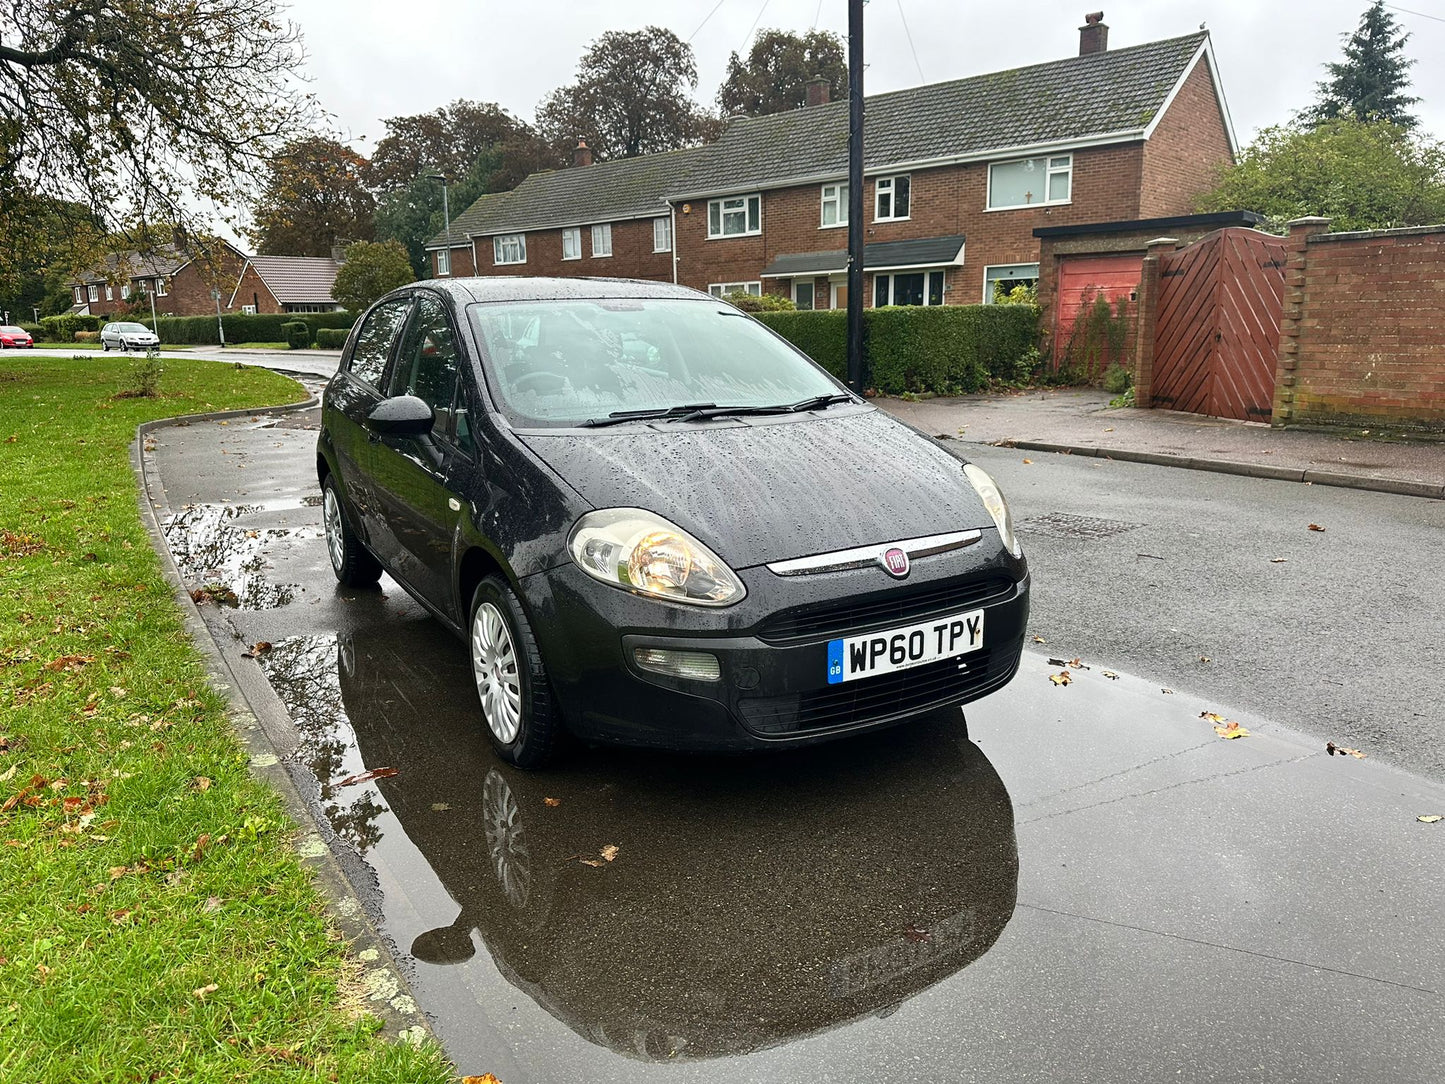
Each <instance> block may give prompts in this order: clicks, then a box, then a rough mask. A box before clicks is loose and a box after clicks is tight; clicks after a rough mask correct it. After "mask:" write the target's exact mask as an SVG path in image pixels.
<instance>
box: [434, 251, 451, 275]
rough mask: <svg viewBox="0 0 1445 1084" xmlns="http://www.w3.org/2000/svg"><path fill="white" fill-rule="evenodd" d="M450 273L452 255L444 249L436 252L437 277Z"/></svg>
mask: <svg viewBox="0 0 1445 1084" xmlns="http://www.w3.org/2000/svg"><path fill="white" fill-rule="evenodd" d="M451 273H452V254H451V253H450V252H448V251H447V250H446V249H441V250H439V251H438V252H437V275H438V276H441V275H450V274H451Z"/></svg>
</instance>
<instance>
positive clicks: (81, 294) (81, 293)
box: [75, 286, 85, 305]
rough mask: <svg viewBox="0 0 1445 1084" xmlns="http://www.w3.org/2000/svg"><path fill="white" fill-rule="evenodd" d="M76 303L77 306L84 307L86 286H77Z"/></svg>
mask: <svg viewBox="0 0 1445 1084" xmlns="http://www.w3.org/2000/svg"><path fill="white" fill-rule="evenodd" d="M75 303H76V304H77V305H83V304H85V287H84V286H77V287H76V288H75Z"/></svg>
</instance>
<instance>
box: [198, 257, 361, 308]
mask: <svg viewBox="0 0 1445 1084" xmlns="http://www.w3.org/2000/svg"><path fill="white" fill-rule="evenodd" d="M341 264H342V260H341V259H340V258H338V256H336V255H333V256H249V257H247V258H246V260H245V265H244V266H243V267H242V268H241V270H240V273H239V275H238V276H237V277H236V278H235V279H234V280H233V282H234V286H233V288H232V289H231V290H230V291H229V293H228V295H227V301H226V309H227V311H229V312H247V313H258V312H267V313H285V312H336V311H338V310H339V309H340V308H341V306H340V305H339V304H337V302H336V299H335V298H334V297H332V296H331V289H332V287H333V286H334V285H335V284H336V272H337V271H338V270H340V268H341Z"/></svg>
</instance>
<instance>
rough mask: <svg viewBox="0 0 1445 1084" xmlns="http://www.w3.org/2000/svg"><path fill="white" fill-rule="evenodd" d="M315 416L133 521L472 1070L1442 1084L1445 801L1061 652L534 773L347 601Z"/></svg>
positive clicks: (411, 610) (383, 599)
mask: <svg viewBox="0 0 1445 1084" xmlns="http://www.w3.org/2000/svg"><path fill="white" fill-rule="evenodd" d="M954 416H955V417H957V415H954ZM967 424H969V425H972V424H975V423H974V422H973V421H972V420H970V421H969V422H968V423H967ZM314 425H315V415H314V413H313V414H311V415H306V414H299V415H287V416H271V415H265V414H258V415H256V416H255V417H254V418H251V417H246V418H240V419H228V420H227V421H226V423H225V424H221V423H220V422H218V421H211V422H206V421H196V422H193V423H191V424H189V425H186V426H178V427H171V428H162V429H159V430H156V431H154V432H153V434H152V435H151V437H150V440H149V444H150V447H149V449H148V450H146V451H145V452H144V453H143V459H144V463H145V470H146V473H147V477H148V479H149V480H150V492H151V494H152V497H153V499H154V500H155V502H156V504H157V506H158V507H157V512H158V514H159V515H160V516H161V518H162V521H163V522H164V523H165V525H166V526H165V534H166V538H167V541H168V544H169V547H170V550H171V552H172V554H173V555H174V556H175V558H176V561H177V564H178V566H179V567H180V569H181V572H182V574H183V576H185V577H186V579H187V580H188V582H189V583H190V584H191V585H192V586H202V585H204V584H206V583H212V584H215V583H226V584H227V585H229V586H231V587H232V589H233V590H234V592H235V595H236V601H237V606H236V607H235V608H230V607H226V608H218V607H213V606H210V605H207V606H206V607H204V609H205V611H206V619H207V625H208V627H209V628H210V629H211V634H212V635H213V636H214V637H215V638H216V641H217V643H218V644H219V645H220V648H221V650H222V651H223V652H224V653H225V654H226V656H227V657H228V659H230V660H231V662H232V664H233V668H234V670H235V672H236V674H237V680H238V685H239V687H240V689H241V691H242V692H243V693H244V695H245V696H246V698H247V700H248V701H249V702H250V704H251V706H252V709H253V711H254V712H255V714H256V717H257V719H258V720H259V723H260V725H261V727H262V728H263V730H264V732H265V734H266V735H267V736H268V737H269V738H270V739H271V741H272V742H273V745H274V747H275V749H276V755H277V756H278V757H280V758H281V760H282V762H283V763H284V764H285V765H287V766H288V768H289V769H290V771H291V774H292V777H293V778H295V779H297V780H298V781H301V783H302V784H303V785H302V786H301V789H302V790H303V792H304V793H305V795H306V798H307V800H308V802H309V805H310V809H311V811H312V815H313V816H314V817H315V819H316V824H317V826H318V830H319V832H320V834H321V836H322V837H323V838H324V839H325V841H326V843H327V844H328V845H329V847H330V848H331V850H332V852H333V853H334V854H335V855H336V856H337V859H338V861H339V862H340V864H341V865H342V866H343V868H345V869H346V870H347V871H348V874H349V876H350V880H351V883H352V887H353V890H354V891H355V892H356V894H357V897H358V898H359V899H360V900H361V902H362V905H363V907H364V908H365V909H366V911H367V913H368V914H371V915H373V916H374V919H375V921H376V924H377V926H378V927H379V929H380V930H381V932H382V935H383V936H384V938H385V939H386V941H387V942H388V943H389V945H390V947H391V949H392V952H393V953H394V955H395V957H396V959H397V961H398V963H399V965H400V966H401V968H402V970H403V972H404V973H405V975H406V978H407V980H408V983H409V986H410V989H411V991H412V992H413V993H414V995H415V997H416V999H417V1002H418V1004H419V1005H420V1007H421V1009H422V1010H423V1011H424V1012H425V1013H426V1014H427V1016H428V1018H429V1020H430V1022H431V1024H432V1027H433V1029H434V1031H435V1033H436V1034H437V1035H438V1036H439V1037H440V1039H441V1041H442V1042H443V1044H444V1045H445V1047H446V1049H447V1051H448V1053H449V1054H450V1055H451V1056H452V1057H453V1058H454V1060H455V1061H456V1063H457V1066H458V1069H459V1070H460V1071H461V1072H462V1073H464V1074H482V1073H494V1074H496V1076H497V1077H499V1078H500V1079H502V1080H505V1081H507V1082H508V1084H524V1082H530V1081H556V1080H588V1081H608V1082H610V1081H618V1082H621V1081H627V1082H634V1081H644V1082H645V1081H652V1080H667V1081H702V1080H717V1079H728V1080H737V1081H770V1082H771V1081H783V1082H788V1081H843V1080H856V1079H859V1077H860V1076H866V1078H867V1079H869V1080H871V1081H881V1082H893V1081H897V1082H918V1081H934V1080H957V1081H999V1080H1008V1081H1019V1082H1035V1081H1037V1082H1045V1081H1048V1082H1075V1081H1077V1082H1086V1081H1088V1082H1094V1081H1098V1082H1114V1081H1146V1080H1164V1079H1170V1080H1181V1081H1206V1080H1207V1081H1223V1080H1230V1081H1236V1080H1237V1081H1270V1082H1300V1084H1305V1082H1308V1084H1330V1082H1335V1081H1338V1082H1346V1081H1348V1082H1351V1084H1355V1082H1362V1081H1363V1082H1372V1081H1380V1082H1391V1084H1438V1081H1439V1079H1440V1066H1441V1065H1442V1064H1445V1029H1442V1028H1441V1027H1440V1018H1441V1011H1442V1008H1445V1004H1442V992H1445V938H1441V937H1440V936H1439V933H1438V929H1437V928H1436V927H1437V926H1438V914H1439V906H1440V900H1441V898H1442V897H1445V821H1442V822H1438V823H1428V822H1426V821H1422V820H1420V819H1419V818H1420V817H1421V816H1428V815H1431V814H1437V813H1445V787H1442V786H1440V785H1439V784H1438V783H1434V782H1432V781H1430V780H1427V779H1423V778H1421V777H1419V776H1417V775H1414V774H1411V773H1409V772H1405V771H1401V770H1398V769H1396V768H1393V767H1391V766H1389V765H1385V764H1382V763H1379V762H1378V761H1376V760H1374V759H1373V758H1368V759H1356V758H1354V757H1351V756H1330V755H1328V754H1327V752H1326V750H1325V748H1324V746H1323V743H1322V742H1320V741H1319V740H1317V739H1315V738H1312V737H1308V736H1305V735H1302V734H1300V733H1299V732H1297V731H1295V730H1292V729H1290V728H1289V727H1286V726H1282V725H1280V724H1279V723H1277V722H1275V721H1273V720H1271V719H1269V718H1264V717H1260V716H1258V715H1255V714H1251V713H1248V712H1245V711H1242V710H1240V709H1241V708H1242V707H1243V705H1233V706H1231V705H1229V704H1226V703H1220V702H1218V701H1214V700H1206V699H1203V698H1201V697H1197V696H1194V695H1191V694H1189V693H1187V692H1183V691H1181V692H1177V693H1167V692H1164V691H1162V690H1161V688H1160V686H1159V683H1158V682H1155V681H1148V680H1145V679H1143V678H1139V677H1135V676H1133V675H1131V674H1129V673H1128V672H1126V671H1123V670H1120V669H1118V668H1117V667H1115V668H1114V669H1108V668H1107V666H1108V663H1107V660H1102V661H1101V660H1097V659H1086V660H1083V662H1084V666H1082V667H1080V666H1074V667H1073V668H1072V673H1073V681H1072V683H1071V684H1069V685H1066V686H1061V685H1057V684H1055V683H1054V682H1053V681H1051V680H1050V676H1051V675H1053V674H1056V673H1058V672H1059V666H1058V665H1057V664H1056V663H1053V662H1050V660H1049V657H1048V655H1047V654H1045V653H1043V652H1045V651H1049V650H1055V649H1054V648H1052V647H1049V648H1043V649H1040V650H1039V651H1029V652H1026V653H1025V659H1024V662H1023V664H1022V667H1021V670H1020V673H1019V676H1018V677H1017V678H1016V679H1015V681H1014V682H1013V683H1012V684H1011V685H1009V686H1008V687H1007V688H1005V689H1004V690H1002V691H1000V692H999V693H996V694H994V695H992V696H990V697H988V698H986V699H985V700H983V701H980V702H978V703H977V704H973V705H969V707H968V709H967V712H966V719H965V714H964V713H960V712H958V711H952V712H942V713H939V714H938V715H937V716H935V717H932V718H929V719H927V720H924V721H921V722H919V723H916V724H914V725H910V726H906V727H900V728H896V729H893V730H889V731H885V732H883V733H880V734H876V735H872V736H866V737H862V738H857V739H852V740H846V741H839V742H835V743H832V744H829V745H826V746H822V747H817V748H814V749H810V750H800V751H796V752H793V753H786V754H779V755H772V756H749V757H681V756H669V755H664V754H657V753H642V752H636V751H630V750H619V751H600V750H593V751H584V750H578V751H577V752H575V753H574V754H573V755H572V756H571V757H569V758H568V759H566V760H564V762H563V763H562V764H561V765H560V766H559V767H558V768H556V769H555V770H551V771H548V772H545V773H524V772H518V771H516V770H515V769H512V768H511V767H509V766H507V765H505V764H503V763H501V762H499V761H498V760H497V759H496V758H495V756H494V755H493V754H492V753H491V751H490V748H489V746H488V744H487V742H486V739H485V736H484V732H483V727H484V723H483V721H482V719H481V717H480V712H479V709H478V707H477V705H476V700H475V693H474V690H473V688H472V683H471V681H470V675H469V671H468V667H467V664H466V660H465V654H464V648H463V645H462V644H461V643H460V642H459V641H458V640H456V639H455V638H453V637H452V636H450V635H449V634H447V633H446V632H445V631H444V630H443V629H441V628H440V626H438V625H437V624H436V622H434V621H433V620H432V619H431V618H429V617H428V616H427V615H426V613H425V612H424V611H423V610H422V609H421V608H420V607H419V606H418V605H417V604H416V603H415V602H413V601H412V600H411V599H409V598H408V597H407V596H406V595H405V594H404V593H403V592H402V591H400V590H399V589H398V588H397V587H396V586H395V584H393V583H392V582H391V581H390V580H388V579H385V578H383V580H382V584H381V586H380V588H379V589H372V590H346V589H341V588H339V587H338V586H337V585H336V584H335V582H334V579H333V578H332V576H331V573H330V569H329V566H328V563H327V558H326V553H325V544H324V539H323V533H322V530H321V525H320V513H319V508H318V504H319V500H318V494H317V492H316V486H315V478H314V474H313V473H312V467H311V463H312V456H311V454H310V448H311V444H312V442H313V441H314V432H313V431H311V430H309V429H308V428H307V426H314ZM1116 428H1117V427H1116ZM1121 469H1122V468H1121ZM1133 469H1135V470H1144V469H1146V468H1144V467H1134V468H1133ZM1266 484H1272V485H1278V484H1279V483H1266ZM1360 496H1361V497H1362V498H1363V496H1364V495H1360ZM1326 537H1329V536H1326ZM257 641H266V642H268V643H270V644H271V645H272V647H271V648H270V650H268V651H263V652H262V653H261V654H260V655H259V656H258V657H256V658H254V659H245V658H243V657H242V653H243V652H244V651H245V650H246V649H247V647H248V645H251V644H255V643H256V642H257ZM1203 712H1216V713H1218V714H1219V715H1220V716H1222V717H1223V718H1225V719H1229V720H1233V721H1237V722H1239V723H1240V724H1242V726H1243V728H1244V729H1245V730H1247V731H1248V734H1247V735H1246V736H1243V737H1240V738H1238V739H1226V738H1224V737H1221V736H1219V734H1217V732H1216V730H1215V723H1214V721H1213V720H1212V719H1209V718H1205V717H1203V716H1202V713H1203ZM1230 732H1231V733H1233V732H1235V731H1230ZM377 768H394V769H395V774H393V775H383V776H381V777H378V778H376V779H373V780H372V781H370V782H367V783H364V784H360V785H355V786H346V787H342V786H340V785H339V783H340V780H342V779H343V778H344V777H346V776H348V775H351V774H352V773H355V772H360V771H363V770H371V769H377ZM611 847H616V848H617V849H616V851H615V852H614V851H612V850H611ZM609 854H610V855H611V858H610V859H609V858H608V855H609Z"/></svg>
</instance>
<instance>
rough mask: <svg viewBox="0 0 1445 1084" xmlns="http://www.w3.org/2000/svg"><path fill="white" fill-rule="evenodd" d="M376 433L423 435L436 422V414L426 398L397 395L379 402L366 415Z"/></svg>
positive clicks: (403, 435)
mask: <svg viewBox="0 0 1445 1084" xmlns="http://www.w3.org/2000/svg"><path fill="white" fill-rule="evenodd" d="M366 422H367V425H368V427H369V428H370V429H371V431H372V432H374V433H380V434H382V435H383V436H393V437H422V436H426V434H428V433H430V432H431V430H432V426H433V425H435V424H436V414H435V413H434V412H433V411H432V408H431V407H430V406H428V405H427V403H426V401H425V400H424V399H418V398H417V397H416V396H415V395H397V396H393V397H392V398H390V399H383V400H382V401H381V402H379V403H377V404H376V406H375V407H374V408H372V411H371V413H370V414H368V415H367V416H366Z"/></svg>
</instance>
